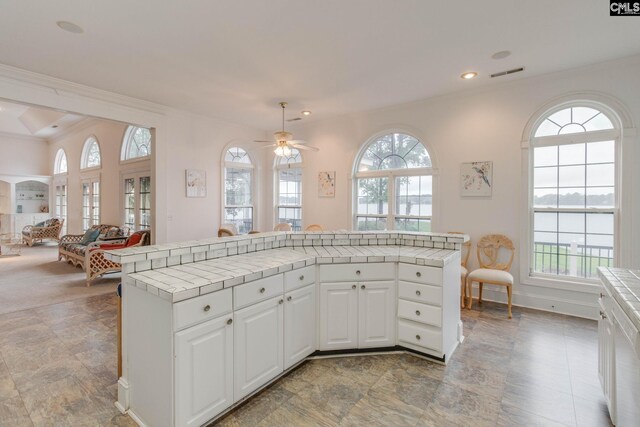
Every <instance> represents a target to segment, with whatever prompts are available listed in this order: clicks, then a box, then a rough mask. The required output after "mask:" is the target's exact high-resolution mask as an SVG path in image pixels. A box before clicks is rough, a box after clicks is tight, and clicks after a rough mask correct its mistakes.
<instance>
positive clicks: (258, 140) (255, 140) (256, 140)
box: [253, 139, 273, 142]
mask: <svg viewBox="0 0 640 427" xmlns="http://www.w3.org/2000/svg"><path fill="white" fill-rule="evenodd" d="M253 142H273V140H271V141H266V140H261V139H254V140H253Z"/></svg>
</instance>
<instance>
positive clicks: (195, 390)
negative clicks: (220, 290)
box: [175, 314, 233, 426]
mask: <svg viewBox="0 0 640 427" xmlns="http://www.w3.org/2000/svg"><path fill="white" fill-rule="evenodd" d="M232 323H233V316H232V315H231V314H228V315H226V316H221V317H218V318H216V319H213V320H210V321H208V322H205V323H201V324H199V325H197V326H194V327H191V328H188V329H186V330H184V331H182V332H178V333H176V338H175V347H176V361H175V363H176V365H175V366H176V372H175V381H176V425H179V426H199V425H202V424H204V423H205V422H206V421H208V420H210V419H211V418H213V417H214V416H216V415H217V414H219V413H220V412H222V411H223V410H225V409H226V408H227V407H229V406H231V404H233V324H232Z"/></svg>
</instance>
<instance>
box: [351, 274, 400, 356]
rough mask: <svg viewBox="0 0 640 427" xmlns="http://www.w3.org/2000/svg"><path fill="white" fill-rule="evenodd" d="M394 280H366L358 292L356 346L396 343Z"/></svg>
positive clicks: (380, 345) (365, 346) (383, 345)
mask: <svg viewBox="0 0 640 427" xmlns="http://www.w3.org/2000/svg"><path fill="white" fill-rule="evenodd" d="M395 290H396V287H395V282H392V281H386V282H367V283H362V284H361V285H360V289H359V292H358V348H367V347H390V346H394V345H395V344H396V292H395Z"/></svg>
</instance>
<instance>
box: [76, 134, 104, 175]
mask: <svg viewBox="0 0 640 427" xmlns="http://www.w3.org/2000/svg"><path fill="white" fill-rule="evenodd" d="M94 143H95V144H96V145H97V146H98V155H99V157H100V162H99V163H98V164H97V165H96V166H87V163H88V158H89V149H90V146H91V145H93V144H94ZM101 168H102V148H101V147H100V141H98V138H96V136H95V135H89V136H88V137H87V139H85V140H84V145H83V146H82V157H81V158H80V170H82V171H90V170H96V169H101Z"/></svg>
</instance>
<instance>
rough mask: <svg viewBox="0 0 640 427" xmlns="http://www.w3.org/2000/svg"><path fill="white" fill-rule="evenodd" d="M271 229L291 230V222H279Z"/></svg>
mask: <svg viewBox="0 0 640 427" xmlns="http://www.w3.org/2000/svg"><path fill="white" fill-rule="evenodd" d="M273 231H291V224H289V223H288V222H281V223H280V224H278V225H276V226H275V227H274V229H273Z"/></svg>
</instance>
